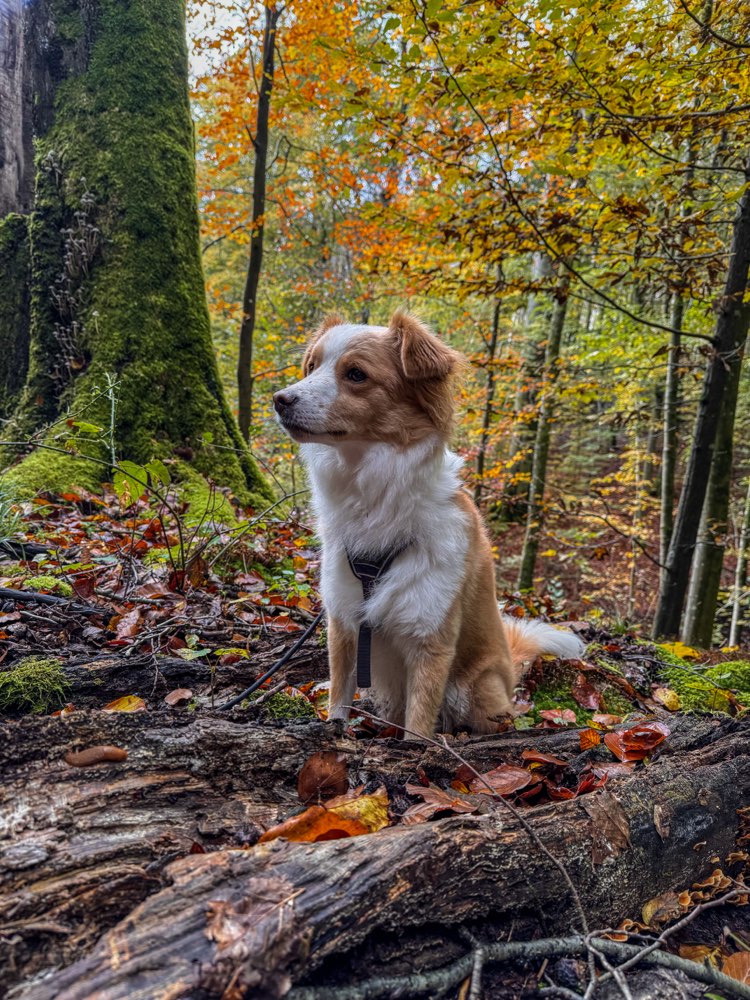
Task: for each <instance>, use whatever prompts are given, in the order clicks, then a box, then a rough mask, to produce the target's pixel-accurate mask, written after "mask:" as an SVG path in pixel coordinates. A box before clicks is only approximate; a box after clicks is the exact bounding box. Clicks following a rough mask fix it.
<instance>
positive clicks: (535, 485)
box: [518, 277, 569, 590]
mask: <svg viewBox="0 0 750 1000" xmlns="http://www.w3.org/2000/svg"><path fill="white" fill-rule="evenodd" d="M568 285H569V280H568V278H567V277H565V278H563V279H562V280H561V281H560V284H559V285H558V288H557V291H556V293H555V304H554V307H553V309H552V318H551V320H550V327H549V336H548V339H547V348H546V351H545V356H544V378H545V385H544V388H543V389H542V395H541V401H540V405H539V418H538V421H537V428H536V439H535V441H534V459H533V463H532V467H531V483H530V487H529V507H528V512H527V515H526V533H525V536H524V540H523V552H522V554H521V569H520V572H519V574H518V588H519V590H530V589H531V588H532V587H533V586H534V570H535V568H536V557H537V552H538V551H539V539H540V538H541V534H542V528H543V526H544V492H545V489H546V483H547V459H548V456H549V445H550V437H551V434H552V417H553V413H554V406H555V383H556V382H557V375H558V364H559V359H560V344H561V341H562V332H563V327H564V326H565V314H566V312H567V308H568Z"/></svg>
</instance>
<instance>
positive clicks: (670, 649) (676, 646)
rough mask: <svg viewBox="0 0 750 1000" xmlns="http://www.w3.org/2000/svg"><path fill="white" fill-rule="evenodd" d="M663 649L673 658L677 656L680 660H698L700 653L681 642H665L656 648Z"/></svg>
mask: <svg viewBox="0 0 750 1000" xmlns="http://www.w3.org/2000/svg"><path fill="white" fill-rule="evenodd" d="M656 648H657V649H663V650H664V651H665V652H667V653H672V655H673V656H679V657H680V659H681V660H700V658H701V653H700V652H699V651H698V650H697V649H693V647H692V646H686V645H685V644H684V643H683V642H665V643H662V644H661V645H659V646H657V647H656Z"/></svg>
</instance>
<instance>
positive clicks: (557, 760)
mask: <svg viewBox="0 0 750 1000" xmlns="http://www.w3.org/2000/svg"><path fill="white" fill-rule="evenodd" d="M521 760H523V761H524V762H525V763H528V764H554V765H555V766H556V767H567V766H568V763H569V762H568V761H567V760H563V759H562V757H555V756H554V755H553V754H551V753H542V751H541V750H524V751H523V752H522V753H521Z"/></svg>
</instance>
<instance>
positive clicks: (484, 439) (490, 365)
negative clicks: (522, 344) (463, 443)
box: [474, 298, 501, 504]
mask: <svg viewBox="0 0 750 1000" xmlns="http://www.w3.org/2000/svg"><path fill="white" fill-rule="evenodd" d="M500 310H501V303H500V299H499V298H497V299H496V300H495V305H494V308H493V310H492V333H491V334H490V342H489V344H488V345H487V355H486V360H487V380H486V383H485V390H484V414H483V416H482V434H481V437H480V439H479V450H478V451H477V482H476V486H475V487H474V503H477V504H478V503H479V502H480V500H481V499H482V491H483V485H482V479H483V477H484V464H485V459H486V457H487V447H488V444H489V440H490V424H491V422H492V413H493V406H492V404H493V402H494V399H495V382H496V379H497V376H496V373H495V368H494V362H495V355H496V354H497V342H498V338H499V333H500Z"/></svg>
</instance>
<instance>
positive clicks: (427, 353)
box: [273, 311, 462, 446]
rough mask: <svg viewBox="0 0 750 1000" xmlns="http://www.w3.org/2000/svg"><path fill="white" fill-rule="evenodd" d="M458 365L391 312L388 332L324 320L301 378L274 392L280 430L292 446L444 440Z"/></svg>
mask: <svg viewBox="0 0 750 1000" xmlns="http://www.w3.org/2000/svg"><path fill="white" fill-rule="evenodd" d="M461 362H462V358H461V355H460V354H458V353H457V352H456V351H454V350H452V349H451V348H450V347H448V346H447V345H446V344H444V343H443V342H442V341H441V340H439V339H438V338H437V337H436V336H435V335H434V334H433V333H430V331H429V330H428V329H427V328H426V327H425V326H423V325H422V323H420V322H419V320H417V319H415V318H414V317H413V316H409V315H407V314H406V313H404V312H400V311H399V312H397V313H395V314H394V316H393V317H392V319H391V322H390V323H389V325H388V326H387V327H382V326H358V325H356V324H352V323H344V322H343V321H342V320H341V319H339V317H337V316H331V317H329V318H328V319H326V320H325V321H324V322H323V324H322V326H321V327H320V329H319V330H318V331H317V332H316V333H315V334H314V335H313V337H312V339H311V340H310V342H309V344H308V346H307V350H306V352H305V356H304V359H303V361H302V371H303V376H304V377H303V378H302V379H301V381H299V382H295V384H294V385H290V386H288V387H287V388H286V389H282V390H281V391H280V392H277V393H275V395H274V397H273V402H274V406H275V407H276V413H277V415H278V419H279V422H280V423H281V425H282V426H283V427H284V428H285V429H286V430H287V431H288V432H289V434H291V436H292V437H293V438H295V440H297V441H304V442H317V443H321V444H334V445H335V444H337V443H339V442H341V441H377V442H386V443H389V444H395V445H400V446H407V445H409V444H413V443H416V442H417V441H421V440H422V439H424V438H426V437H427V436H429V435H431V434H435V433H437V434H439V435H440V437H442V438H443V439H447V437H448V435H449V434H450V431H451V425H452V422H453V391H452V390H453V386H452V383H453V378H452V376H453V375H454V374H455V372H456V371H457V369H458V368H459V367H460V365H461Z"/></svg>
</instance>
